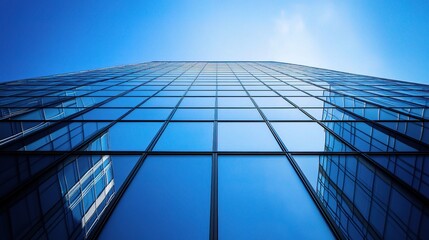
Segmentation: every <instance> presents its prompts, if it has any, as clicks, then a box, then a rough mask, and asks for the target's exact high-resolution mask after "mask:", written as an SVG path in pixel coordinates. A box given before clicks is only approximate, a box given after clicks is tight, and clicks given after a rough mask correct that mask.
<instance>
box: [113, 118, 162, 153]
mask: <svg viewBox="0 0 429 240" xmlns="http://www.w3.org/2000/svg"><path fill="white" fill-rule="evenodd" d="M161 126H162V123H159V122H152V123H151V122H119V123H116V124H115V125H113V127H111V128H110V129H109V131H108V139H109V143H108V146H109V150H113V151H127V150H129V151H144V150H146V148H147V146H148V145H149V143H150V141H151V140H152V139H153V138H154V137H155V134H156V133H157V132H158V130H159V129H160V128H161Z"/></svg>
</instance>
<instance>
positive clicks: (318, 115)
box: [304, 108, 328, 120]
mask: <svg viewBox="0 0 429 240" xmlns="http://www.w3.org/2000/svg"><path fill="white" fill-rule="evenodd" d="M304 111H306V112H307V113H309V114H310V115H311V116H312V117H314V118H315V119H317V120H324V119H323V117H324V116H323V113H325V119H326V113H327V111H328V109H323V108H304Z"/></svg>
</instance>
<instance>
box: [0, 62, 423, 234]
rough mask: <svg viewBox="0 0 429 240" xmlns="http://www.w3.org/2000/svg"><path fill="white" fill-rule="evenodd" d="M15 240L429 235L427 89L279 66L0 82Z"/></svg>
mask: <svg viewBox="0 0 429 240" xmlns="http://www.w3.org/2000/svg"><path fill="white" fill-rule="evenodd" d="M0 88H1V89H0V92H1V98H0V105H1V118H2V120H1V122H0V124H1V125H0V127H1V131H0V151H1V164H0V197H1V199H0V201H1V204H0V205H1V212H0V236H2V238H4V239H31V238H34V239H45V238H48V239H66V238H70V239H83V238H100V239H118V238H123V239H285V238H296V239H332V238H340V239H341V238H343V239H383V238H385V239H429V231H428V230H427V229H429V210H428V206H429V162H428V161H429V155H428V154H429V126H428V120H429V108H428V106H429V86H427V85H422V84H415V83H409V82H402V81H395V80H388V79H382V78H376V77H369V76H362V75H356V74H350V73H344V72H338V71H332V70H326V69H319V68H312V67H306V66H300V65H294V64H286V63H278V62H149V63H142V64H135V65H127V66H120V67H113V68H106V69H98V70H93V71H83V72H77V73H69V74H61V75H54V76H48V77H39V78H32V79H25V80H19V81H12V82H7V83H3V84H1V85H0Z"/></svg>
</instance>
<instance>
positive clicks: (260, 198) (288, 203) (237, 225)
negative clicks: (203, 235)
mask: <svg viewBox="0 0 429 240" xmlns="http://www.w3.org/2000/svg"><path fill="white" fill-rule="evenodd" d="M218 172H219V182H218V186H219V190H218V191H219V192H218V195H219V239H333V238H334V237H333V235H332V233H331V231H330V229H329V227H328V225H327V224H326V222H325V220H324V219H323V217H322V215H321V214H320V212H319V210H318V209H317V207H316V205H315V204H314V202H313V200H312V199H311V197H310V195H309V194H308V193H307V190H306V189H305V188H304V185H303V184H302V182H301V181H300V179H299V178H298V176H297V175H296V173H295V171H294V170H293V169H292V167H291V165H290V164H289V162H288V160H287V159H286V158H285V157H283V156H219V170H218ZM309 226H311V231H309Z"/></svg>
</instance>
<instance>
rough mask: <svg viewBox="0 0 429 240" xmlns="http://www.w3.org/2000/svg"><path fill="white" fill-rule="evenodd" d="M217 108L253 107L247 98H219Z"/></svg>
mask: <svg viewBox="0 0 429 240" xmlns="http://www.w3.org/2000/svg"><path fill="white" fill-rule="evenodd" d="M218 106H219V107H255V106H254V105H253V103H252V101H251V100H250V98H248V97H219V98H218Z"/></svg>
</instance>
